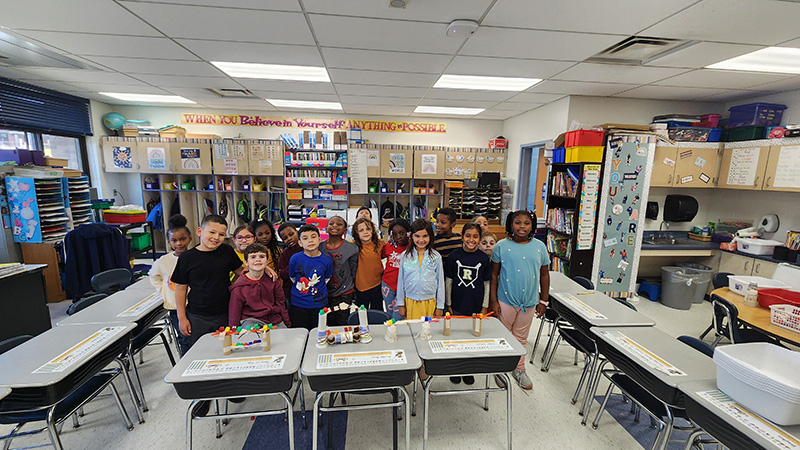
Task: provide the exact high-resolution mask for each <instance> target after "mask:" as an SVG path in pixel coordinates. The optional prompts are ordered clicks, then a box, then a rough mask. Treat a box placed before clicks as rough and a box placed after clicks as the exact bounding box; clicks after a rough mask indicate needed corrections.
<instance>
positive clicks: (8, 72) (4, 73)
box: [0, 66, 41, 80]
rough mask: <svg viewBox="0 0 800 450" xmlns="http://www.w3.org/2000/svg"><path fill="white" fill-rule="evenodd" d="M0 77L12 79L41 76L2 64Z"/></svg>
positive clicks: (27, 78) (28, 78) (29, 78)
mask: <svg viewBox="0 0 800 450" xmlns="http://www.w3.org/2000/svg"><path fill="white" fill-rule="evenodd" d="M0 77H6V78H11V79H12V80H31V79H37V78H41V77H39V76H36V75H32V74H29V73H26V72H22V71H19V70H16V69H14V68H12V67H5V66H0Z"/></svg>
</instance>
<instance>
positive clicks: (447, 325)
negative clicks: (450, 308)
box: [442, 313, 450, 336]
mask: <svg viewBox="0 0 800 450" xmlns="http://www.w3.org/2000/svg"><path fill="white" fill-rule="evenodd" d="M443 322H444V328H443V330H442V334H443V335H445V336H450V313H444V321H443Z"/></svg>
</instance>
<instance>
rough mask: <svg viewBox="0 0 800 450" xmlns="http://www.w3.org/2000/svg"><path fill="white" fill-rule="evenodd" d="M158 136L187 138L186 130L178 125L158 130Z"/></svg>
mask: <svg viewBox="0 0 800 450" xmlns="http://www.w3.org/2000/svg"><path fill="white" fill-rule="evenodd" d="M158 135H159V136H160V137H174V138H179V137H180V138H182V137H186V128H183V127H179V126H177V125H172V126H169V127H164V128H160V129H159V130H158Z"/></svg>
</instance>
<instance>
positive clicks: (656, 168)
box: [650, 145, 678, 187]
mask: <svg viewBox="0 0 800 450" xmlns="http://www.w3.org/2000/svg"><path fill="white" fill-rule="evenodd" d="M677 153H678V148H677V147H672V146H670V147H667V146H661V145H660V146H657V147H656V153H655V157H654V158H653V173H652V175H650V187H671V186H672V185H673V181H674V178H675V177H674V175H675V164H676V162H675V158H676V155H677Z"/></svg>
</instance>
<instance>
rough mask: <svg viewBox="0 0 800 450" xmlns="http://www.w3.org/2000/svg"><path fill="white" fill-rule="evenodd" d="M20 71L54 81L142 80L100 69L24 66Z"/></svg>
mask: <svg viewBox="0 0 800 450" xmlns="http://www.w3.org/2000/svg"><path fill="white" fill-rule="evenodd" d="M21 71H22V72H27V73H30V74H33V75H34V76H35V77H41V78H45V79H50V80H56V81H67V82H70V81H78V82H84V83H108V84H141V83H142V82H141V81H139V80H136V79H134V78H132V77H129V76H128V75H125V74H121V73H117V72H104V71H100V70H78V69H41V68H33V67H31V68H24V69H21Z"/></svg>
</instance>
